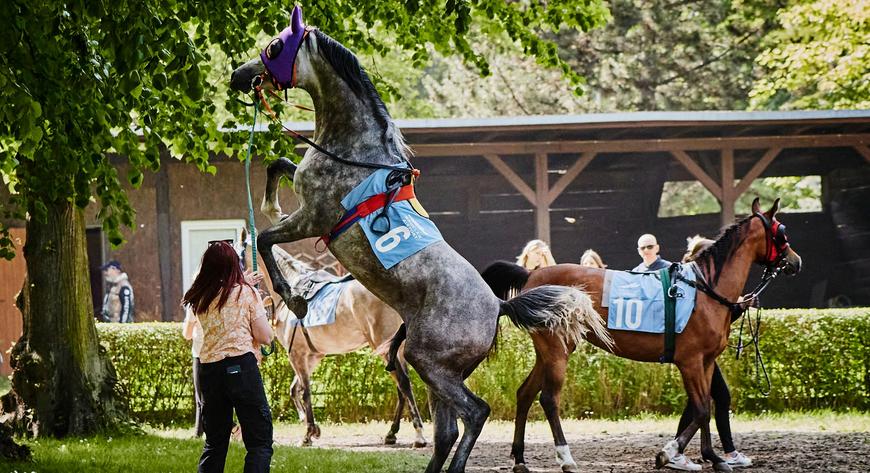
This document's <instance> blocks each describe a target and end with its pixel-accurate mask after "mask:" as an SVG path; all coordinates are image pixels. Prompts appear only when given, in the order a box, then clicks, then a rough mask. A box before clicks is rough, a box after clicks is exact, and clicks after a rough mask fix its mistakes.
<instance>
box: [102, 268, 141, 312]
mask: <svg viewBox="0 0 870 473" xmlns="http://www.w3.org/2000/svg"><path fill="white" fill-rule="evenodd" d="M100 269H102V270H103V278H105V280H106V282H107V283H109V287H108V289H107V290H106V295H105V296H104V297H103V311H102V317H103V321H104V322H120V323H132V322H133V319H134V317H133V315H134V312H133V305H134V304H133V301H134V299H133V286H131V285H130V278H129V277H128V276H127V273H125V272H123V271H122V270H121V263H119V262H117V261H115V260H112V261H109V262H108V263H106V264H104V265H103V266H101V267H100Z"/></svg>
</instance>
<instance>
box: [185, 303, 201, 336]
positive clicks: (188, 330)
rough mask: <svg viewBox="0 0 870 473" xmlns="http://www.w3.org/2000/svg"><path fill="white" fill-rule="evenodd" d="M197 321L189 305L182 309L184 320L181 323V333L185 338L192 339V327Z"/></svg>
mask: <svg viewBox="0 0 870 473" xmlns="http://www.w3.org/2000/svg"><path fill="white" fill-rule="evenodd" d="M197 322H198V321H197V320H196V316H195V315H193V311H192V310H190V308H189V307H188V308H186V309H184V322H182V323H181V334H182V335H183V336H184V339H185V340H193V329H194V327H195V326H196V323H197Z"/></svg>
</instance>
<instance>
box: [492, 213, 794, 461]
mask: <svg viewBox="0 0 870 473" xmlns="http://www.w3.org/2000/svg"><path fill="white" fill-rule="evenodd" d="M778 209H779V199H777V200H776V202H774V204H773V207H772V208H771V209H770V210H769V211H767V212H765V213H761V211H760V209H759V205H758V199H755V201H754V202H753V203H752V215H751V216H750V217H747V218H745V219H743V220H741V221H740V222H738V223H736V224H734V225H732V226H730V227H728V228H727V229H725V230H724V231H723V232H722V234H721V235H720V236H719V237H718V238H717V240H716V242H715V243H714V244H713V245H711V246H709V247H708V248H706V249H705V250H703V251H702V252H701V253H700V254H698V255H697V257H696V260H695V262H694V263H689V264H696V265H697V266H695V267H694V268H695V270H696V283H695V285H696V287H697V289H698V291H697V297H696V301H695V307H694V311H693V312H692V315H691V317H690V318H689V321H688V324H687V325H686V327H685V329H684V330H683V332H682V333H679V334H677V335H676V350H675V352H674V356H673V362H674V364H675V365H676V366H677V368H678V369H679V370H680V374H681V375H682V378H683V384H684V386H685V388H686V393H687V394H688V398H689V403H690V405H691V406H692V409H693V413H694V419H693V420H692V422H691V423H690V424H689V425H688V427H686V428H685V430H683V431H682V432H680V434H679V435H678V436H677V438H676V439H674V440H672V441H670V442H668V443H667V444H666V445H665V447H664V448H663V449H662V451H661V452H659V454H658V455H657V456H656V467H658V468H661V467H662V466H664V465H666V464H668V463H669V462H670V461H671V459H673V458H675V457H677V456H678V455H682V454H683V451H684V449H685V448H686V445H687V444H688V443H689V440H691V439H692V437H693V436H694V435H695V433H696V432H697V430H698V429H699V428H700V429H701V434H702V435H701V453H702V456H703V458H704V459H705V460H709V461H711V462H712V463H713V466H714V469H715V470H718V471H731V468H730V466H729V465H728V464H727V463H725V461H724V460H723V459H722V458H720V457H718V456H717V455H716V454H715V452H714V451H713V448H712V442H711V439H710V426H709V424H710V382H711V378H712V373H713V364H714V363H715V361H716V358H717V357H718V356H719V354H720V353H722V351H723V350H724V349H725V347H726V346H727V344H728V335H729V332H730V329H731V323H732V321H733V319H734V318H736V317H738V316H739V315H740V314H741V313H742V311H743V310H745V308H746V306H747V305H749V304H750V303H751V302H752V299H754V298H755V295H757V294H751V295H749V296H748V297H746V298H745V300H744V301H742V302H740V303H737V302H730V301H736V300H737V298H738V296H740V293H741V291H742V290H743V287H744V286H745V284H746V279H747V277H748V275H749V270H750V268H751V266H752V263H759V264H761V265H763V266H765V268H766V271H765V284H764V286H766V283H767V282H769V281H770V279H772V278H773V276H775V275H776V274H778V273H779V271H780V270H782V271H783V272H785V273H787V274H796V273H797V272H798V271H800V266H801V258H800V256H798V254H797V253H795V252H794V250H792V249H791V248H790V246H789V244H788V240H787V238H786V234H785V226H784V225H782V224H781V223H779V222H778V221H777V220H776V212H777V210H778ZM604 275H605V271H604V270H601V269H597V268H588V267H583V266H580V265H576V264H558V265H556V266H550V267H546V268H541V269H538V270H535V271H531V272H529V271H527V270H525V269H524V268H521V267H519V266H517V265H514V264H511V263H505V262H500V263H495V264H493V265H492V266H490V267H489V268H487V269H486V270H484V272H483V278H484V280H486V281H487V283H488V284H489V285H490V287H491V288H492V289H493V291H494V292H495V293H496V295H499V296H501V297H504V294H505V293H507V292H510V291H516V290H522V291H526V290H529V289H531V288H534V287H538V286H540V285H544V284H558V285H566V286H579V287H583V288H584V289H585V291H586V292H588V293H589V295H590V296H591V298H592V301H593V303H594V306H595V310H596V311H598V313H599V314H600V315H601V317H602V318H603V319H604V320H605V322H606V320H607V315H608V313H607V311H608V309H607V308H603V307H602V306H601V296H602V291H603V286H604ZM608 332H609V333H610V335H611V336H612V337H613V347H612V348H608V346H607V344H604V343H602V342H601V341H599V340H598V339H596V338H595V335H594V334H591V333H590V334H589V336H588V337H587V340H589V342H590V343H592V344H594V345H596V346H598V347H599V348H602V349H604V350H606V351H609V352H611V353H613V354H615V355H617V356H620V357H623V358H628V359H631V360H637V361H646V362H657V361H659V357H660V356H661V354H662V351H663V346H664V335H662V334H652V333H644V332H631V331H623V330H610V329H608ZM531 337H532V341H533V343H534V346H535V353H536V355H537V356H536V360H535V366H534V368H533V369H532V372H531V373H530V374H529V376H528V377H527V378H526V380H525V381H524V382H523V384H522V386H520V388H519V390H517V416H516V424H515V431H514V440H513V446H512V451H511V456H513V458H514V462H515V464H514V468H513V470H514V472H528V471H529V470H528V468H526V466H525V460H524V458H523V450H524V436H525V425H526V419H527V416H528V411H529V408H530V407H531V405H532V403H533V402H534V399H535V396H537V394H538V393H539V392H540V393H541V397H540V401H541V407H543V409H544V413H545V414H546V416H547V420H548V421H549V423H550V428H551V430H552V432H553V439H554V441H555V445H556V455H557V460H558V461H559V463H560V466H561V467H562V470H563V471H566V472H569V471H577V465H576V463H575V462H574V460H573V459H572V458H571V452H570V449H569V448H568V445H567V442H566V441H565V435H564V434H563V432H562V427H561V423H560V419H559V399H560V395H561V391H562V384H563V382H564V381H565V370H566V367H567V365H568V356H569V355H570V354H571V352H573V351H574V349H575V348H576V346H568V350H566V349H565V344H564V341H563V339H559V338H558V337H555V336H554V335H552V334H550V333H549V332H547V331H538V332H533V333H531Z"/></svg>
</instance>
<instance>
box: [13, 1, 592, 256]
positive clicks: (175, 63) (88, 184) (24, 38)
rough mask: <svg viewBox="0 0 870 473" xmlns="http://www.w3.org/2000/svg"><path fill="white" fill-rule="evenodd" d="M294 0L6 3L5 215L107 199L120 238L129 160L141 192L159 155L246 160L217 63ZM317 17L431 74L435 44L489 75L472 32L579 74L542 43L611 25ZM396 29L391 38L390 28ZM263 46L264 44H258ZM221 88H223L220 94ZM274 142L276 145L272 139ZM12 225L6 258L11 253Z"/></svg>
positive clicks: (563, 11)
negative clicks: (222, 117) (224, 114)
mask: <svg viewBox="0 0 870 473" xmlns="http://www.w3.org/2000/svg"><path fill="white" fill-rule="evenodd" d="M292 7H293V4H291V3H279V2H264V1H245V0H243V1H228V0H224V1H220V0H218V1H210V2H179V1H173V0H169V1H165V0H164V1H157V0H120V1H114V2H100V1H68V2H64V1H51V0H46V1H40V2H28V1H24V0H6V1H4V2H0V17H2V18H3V19H4V23H5V24H4V26H3V27H2V28H0V174H2V178H3V183H4V187H5V188H6V189H4V190H5V191H6V192H8V194H9V196H8V198H5V199H3V201H0V211H2V212H3V215H2V218H3V219H4V220H7V219H9V218H23V217H24V215H25V213H28V214H29V215H30V217H31V218H37V219H42V218H44V215H45V212H46V208H47V205H51V204H52V203H57V202H63V201H68V202H73V203H75V205H77V206H78V207H80V208H84V207H86V206H87V205H88V204H89V203H90V202H91V201H92V200H96V201H99V205H100V212H99V217H100V219H101V220H102V222H103V227H104V229H105V230H106V232H107V234H108V237H109V240H110V241H111V242H112V244H115V245H117V244H120V243H122V242H123V237H122V235H121V233H120V227H121V226H128V227H129V226H131V225H132V223H133V218H134V211H133V209H132V208H131V207H130V205H129V203H128V200H127V196H126V193H125V190H124V189H125V187H126V186H124V185H122V183H121V182H120V179H119V176H118V174H117V171H116V168H115V166H114V165H113V163H114V161H116V160H117V161H126V162H127V163H128V164H129V166H128V172H127V176H126V179H127V181H128V182H129V184H130V186H132V187H133V188H136V187H138V186H139V185H141V183H142V179H143V173H144V172H145V171H147V170H151V171H155V170H157V169H158V168H159V165H160V159H161V154H162V153H165V154H166V155H168V156H171V157H173V158H176V159H185V160H187V161H190V162H192V163H195V164H196V165H197V166H198V167H199V168H200V169H201V170H203V171H206V172H212V173H214V172H215V171H216V169H215V168H214V167H213V166H210V165H209V158H210V157H211V156H213V155H214V154H215V153H220V152H226V153H227V154H230V155H236V156H239V155H241V153H239V151H241V150H243V149H244V146H245V144H246V138H247V137H246V136H243V135H244V133H222V132H221V126H226V127H234V126H236V124H235V123H233V122H227V123H219V120H218V115H217V113H218V110H217V108H218V107H217V106H216V104H218V103H219V102H223V108H225V109H226V110H227V111H228V112H229V113H230V114H232V115H234V116H245V115H246V114H247V112H246V111H245V110H244V109H243V108H242V106H241V105H239V104H238V103H236V102H235V101H234V98H228V97H227V96H226V95H224V94H223V93H220V91H223V90H225V89H224V88H223V84H224V83H225V82H226V81H227V80H228V77H227V74H228V72H229V71H228V70H225V71H214V70H212V69H211V66H210V64H211V63H212V59H213V55H216V54H220V55H224V56H225V57H227V58H230V61H231V62H232V63H234V64H238V63H240V62H242V61H243V60H247V59H248V58H250V57H253V56H254V55H255V54H256V51H257V49H256V47H257V46H258V41H257V40H258V37H259V35H262V34H263V33H265V34H266V35H269V36H271V35H274V34H275V33H276V32H277V31H279V30H280V29H281V28H283V27H284V26H286V23H287V19H288V18H289V12H290V10H291V9H292ZM303 8H304V10H305V17H306V21H307V23H309V24H312V25H316V26H318V27H319V28H321V29H322V30H323V31H324V32H326V33H327V34H329V35H331V36H333V37H334V38H336V39H337V40H338V41H340V42H342V43H344V44H345V45H346V46H348V47H349V48H350V49H352V50H355V51H358V52H363V53H380V54H382V55H383V54H387V53H389V50H390V48H391V47H392V46H393V45H397V46H398V47H400V48H401V49H403V50H405V51H408V52H410V53H411V63H412V64H413V65H414V66H418V67H422V66H423V65H425V64H426V61H427V59H428V54H429V52H428V49H427V44H428V45H430V46H431V47H432V48H433V49H434V50H435V51H438V52H439V53H440V54H443V55H454V54H455V55H459V56H461V57H462V58H463V59H464V60H465V61H467V62H469V63H471V64H474V65H475V66H476V67H477V68H478V69H479V70H480V71H481V72H482V73H484V74H486V73H488V71H489V64H488V62H487V60H486V58H485V57H484V56H483V55H481V54H478V52H476V51H475V44H473V43H471V42H470V41H469V35H468V33H469V31H470V29H471V27H472V26H475V27H479V28H480V29H481V31H483V32H484V34H487V35H490V34H491V35H498V34H506V35H507V36H508V37H509V38H510V39H511V40H512V41H514V42H516V43H517V44H519V45H520V47H522V49H523V51H524V52H525V53H526V54H528V55H530V56H533V57H535V58H536V60H537V61H538V62H539V63H541V64H543V65H547V66H553V67H556V68H558V69H561V70H562V71H563V73H564V74H565V75H566V76H567V77H568V78H569V79H570V80H571V81H572V82H573V83H574V84H578V83H579V82H580V77H579V76H578V75H577V74H576V73H574V72H573V71H571V69H570V67H569V66H568V65H567V64H566V63H565V62H564V61H563V60H562V59H560V58H559V57H558V55H557V54H556V46H555V45H554V44H553V43H552V42H550V41H547V40H544V39H542V34H543V33H545V32H555V31H558V30H559V29H560V28H564V27H567V28H575V29H582V30H588V29H590V28H592V27H594V26H596V25H598V24H600V23H602V22H603V21H604V20H605V19H606V17H607V9H606V8H605V7H604V6H603V4H602V3H601V2H600V1H599V0H550V1H546V2H544V1H532V0H527V1H521V2H505V1H503V0H477V1H464V0H447V1H446V2H442V1H432V0H367V1H359V0H355V1H346V0H336V1H332V2H316V3H312V4H303ZM385 30H386V31H389V32H390V33H391V36H390V37H383V36H381V35H380V34H379V33H378V32H381V31H385ZM259 46H262V41H260V42H259ZM218 84H220V85H221V87H218ZM271 131H272V133H262V134H258V136H257V145H258V146H257V149H258V151H259V152H261V153H266V152H267V151H266V150H269V151H270V152H271V153H273V154H275V155H291V154H292V152H293V151H292V149H293V143H292V142H290V141H289V140H286V139H278V133H279V130H278V129H277V127H276V126H275V125H273V126H272V127H271ZM267 143H268V144H269V147H268V148H267V147H266V145H267ZM10 246H11V242H10V241H9V239H8V233H7V231H6V227H5V225H0V251H2V254H0V256H4V257H7V258H9V257H11V252H10V251H9V250H10Z"/></svg>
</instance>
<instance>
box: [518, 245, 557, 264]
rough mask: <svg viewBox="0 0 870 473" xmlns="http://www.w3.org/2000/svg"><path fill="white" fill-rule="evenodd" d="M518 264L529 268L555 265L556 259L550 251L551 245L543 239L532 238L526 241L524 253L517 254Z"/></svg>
mask: <svg viewBox="0 0 870 473" xmlns="http://www.w3.org/2000/svg"><path fill="white" fill-rule="evenodd" d="M517 264H518V265H520V266H522V267H524V268H526V269H528V270H532V269H538V268H545V267H547V266H555V265H556V260H555V259H554V258H553V253H551V252H550V246H549V245H547V244H546V243H545V242H544V241H542V240H532V241H530V242H528V243H526V246H525V247H524V248H523V251H522V253H520V255H519V256H517Z"/></svg>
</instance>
